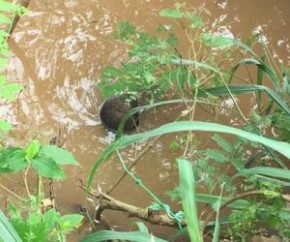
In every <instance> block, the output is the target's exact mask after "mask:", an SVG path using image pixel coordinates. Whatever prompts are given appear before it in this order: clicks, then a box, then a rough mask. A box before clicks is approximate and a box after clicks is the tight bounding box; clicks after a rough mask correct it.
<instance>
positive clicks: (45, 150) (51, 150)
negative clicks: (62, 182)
mask: <svg viewBox="0 0 290 242" xmlns="http://www.w3.org/2000/svg"><path fill="white" fill-rule="evenodd" d="M39 153H40V154H44V155H46V156H48V157H50V158H51V159H53V160H54V161H55V162H56V163H57V164H60V165H78V162H77V161H76V160H75V158H74V156H73V155H72V154H71V153H70V152H68V151H66V150H64V149H61V148H59V147H57V146H54V145H44V146H42V147H41V149H40V152H39Z"/></svg>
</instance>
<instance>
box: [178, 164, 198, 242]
mask: <svg viewBox="0 0 290 242" xmlns="http://www.w3.org/2000/svg"><path fill="white" fill-rule="evenodd" d="M177 162H178V169H179V185H180V192H181V200H182V206H183V210H184V213H185V219H186V222H187V229H188V233H189V237H190V240H191V241H192V242H199V241H202V239H201V235H200V229H199V220H198V214H197V207H196V199H195V179H194V175H193V170H192V165H191V163H190V162H189V161H188V160H183V159H178V160H177Z"/></svg>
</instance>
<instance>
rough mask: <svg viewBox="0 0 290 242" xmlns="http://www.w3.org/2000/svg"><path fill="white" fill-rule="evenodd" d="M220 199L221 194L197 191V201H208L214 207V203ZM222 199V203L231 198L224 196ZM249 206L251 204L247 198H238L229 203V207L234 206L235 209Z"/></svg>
mask: <svg viewBox="0 0 290 242" xmlns="http://www.w3.org/2000/svg"><path fill="white" fill-rule="evenodd" d="M218 199H219V196H216V195H210V194H203V193H196V200H197V202H202V203H208V204H211V206H212V207H214V204H215V203H216V201H217V200H218ZM221 199H222V203H225V202H227V201H228V200H230V199H231V198H227V197H222V198H221ZM248 206H249V202H248V201H246V200H236V201H234V202H232V203H230V204H228V205H227V207H229V208H233V209H244V208H246V207H248Z"/></svg>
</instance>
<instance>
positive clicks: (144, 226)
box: [136, 222, 149, 234]
mask: <svg viewBox="0 0 290 242" xmlns="http://www.w3.org/2000/svg"><path fill="white" fill-rule="evenodd" d="M136 224H137V226H138V229H139V231H140V232H143V233H146V234H149V230H148V228H147V227H146V225H145V224H144V223H142V222H136Z"/></svg>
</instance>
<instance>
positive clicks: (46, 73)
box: [0, 0, 290, 241]
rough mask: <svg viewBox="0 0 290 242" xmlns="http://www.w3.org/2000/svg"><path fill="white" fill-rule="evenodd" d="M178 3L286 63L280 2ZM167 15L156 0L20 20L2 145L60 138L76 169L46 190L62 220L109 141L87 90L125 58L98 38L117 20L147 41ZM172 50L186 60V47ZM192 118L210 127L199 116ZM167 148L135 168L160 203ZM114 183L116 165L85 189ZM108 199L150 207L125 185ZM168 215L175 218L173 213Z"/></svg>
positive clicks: (284, 11) (169, 165) (66, 7)
mask: <svg viewBox="0 0 290 242" xmlns="http://www.w3.org/2000/svg"><path fill="white" fill-rule="evenodd" d="M186 2H187V6H188V7H189V8H190V9H195V8H196V9H199V10H198V11H200V12H201V13H202V16H203V18H204V21H205V22H207V23H209V24H208V26H210V27H207V28H208V29H209V28H210V29H212V30H213V31H219V32H223V33H226V34H228V35H232V36H234V37H236V38H240V39H242V40H245V39H246V38H247V37H248V36H249V35H251V33H253V32H255V31H256V32H257V31H259V32H261V33H263V35H264V38H263V39H261V41H265V42H266V43H268V46H269V48H270V50H271V51H273V53H274V56H275V58H276V59H277V60H278V62H280V63H281V64H284V65H289V64H290V45H289V38H290V32H289V29H290V15H289V9H290V1H289V0H256V1H250V0H243V1H230V0H223V1H222V0H220V1H208V0H205V1H189V0H188V1H186ZM173 6H174V1H164V0H155V1H152V0H146V1H141V0H138V1H129V0H122V1H116V0H106V1H105V0H91V1H84V0H81V1H76V0H55V1H31V3H30V5H29V10H30V13H29V14H27V16H25V17H23V18H21V20H20V21H19V23H18V25H17V28H16V29H15V31H14V33H13V37H12V38H11V39H10V41H9V45H10V48H11V56H10V60H9V65H8V67H7V70H6V76H7V79H8V80H9V81H16V82H19V83H21V84H22V85H23V87H24V88H23V91H22V92H21V93H19V95H18V99H17V101H15V102H13V103H8V102H6V101H2V100H1V101H0V102H1V106H0V118H3V119H6V120H8V121H9V122H10V123H11V124H12V125H13V128H14V129H13V132H12V133H11V134H10V135H9V136H8V137H7V139H6V144H7V145H20V146H23V145H25V144H27V142H29V140H31V139H32V138H34V137H37V138H38V139H40V140H41V141H42V142H43V143H48V142H49V141H50V140H51V139H52V138H53V137H55V136H57V135H58V132H59V130H61V140H62V143H64V147H65V148H66V149H68V150H69V151H71V152H72V153H73V154H74V155H75V157H76V159H77V160H78V161H79V163H80V164H81V167H67V168H66V173H67V175H68V179H67V180H65V181H63V182H55V183H54V189H55V196H56V201H57V205H58V208H59V209H60V210H61V211H62V212H76V207H77V206H78V205H82V204H84V201H85V194H84V192H83V191H82V190H81V189H80V188H79V187H78V183H77V179H83V180H84V181H85V180H86V179H87V176H88V174H89V171H90V169H91V167H92V165H93V164H94V162H95V160H96V159H97V158H98V156H99V155H100V154H101V152H102V151H103V150H104V148H105V147H106V146H107V145H108V133H107V132H106V131H105V129H104V128H103V127H102V126H101V125H100V122H99V116H98V111H99V106H100V104H101V103H102V102H103V98H102V95H101V93H100V91H98V90H97V89H96V83H97V82H98V80H99V77H100V74H101V71H102V69H103V68H104V67H105V66H107V65H118V64H120V63H121V61H122V60H124V59H125V49H124V47H123V46H122V45H121V44H120V43H118V42H112V41H110V40H109V39H108V38H107V35H108V34H110V33H112V31H113V30H114V28H115V25H116V23H117V22H119V21H122V20H130V21H131V22H132V23H133V24H135V25H136V26H137V27H138V29H140V30H144V31H148V32H151V33H153V31H154V30H155V29H156V28H157V27H158V25H159V24H161V23H166V21H168V20H167V19H165V18H160V17H159V16H158V13H159V11H160V10H161V9H163V8H171V7H173ZM180 48H181V49H180V51H184V52H186V51H187V46H181V47H180ZM258 51H259V50H258ZM242 103H243V106H244V107H243V108H245V109H247V108H248V107H249V105H251V104H249V102H248V101H247V100H245V101H243V102H242ZM172 109H174V110H175V111H171V110H170V109H164V110H157V111H155V112H157V113H155V112H150V113H147V114H144V116H143V118H142V123H141V129H148V128H151V127H157V126H159V125H160V124H163V123H166V122H168V121H171V120H174V119H175V118H176V117H177V116H178V115H179V112H180V111H181V110H182V108H178V107H173V108H172ZM160 112H161V115H160ZM160 117H161V118H160ZM196 117H197V119H198V120H215V118H213V117H211V116H210V115H208V114H206V113H204V112H203V110H202V109H201V110H198V112H197V114H196ZM216 118H217V117H216ZM218 118H221V120H224V122H229V120H230V119H232V118H234V117H230V116H227V114H222V115H219V117H218ZM225 120H226V121H225ZM218 122H221V121H220V119H219V120H218ZM170 137H171V138H172V137H174V136H170ZM169 140H170V138H168V137H167V138H166V139H160V140H158V141H157V142H156V143H155V145H154V147H153V148H152V149H150V150H149V151H148V153H147V154H146V155H145V156H144V157H142V159H141V160H140V162H139V163H138V165H137V166H136V167H135V169H134V171H135V172H136V174H137V176H138V177H140V178H141V179H142V180H143V182H144V183H145V184H146V185H147V186H148V187H149V188H150V189H151V190H152V191H153V192H154V193H155V194H156V195H157V196H159V197H160V198H161V199H164V200H165V201H166V202H168V203H170V201H168V197H166V196H165V195H164V190H166V189H170V188H173V187H174V185H176V184H177V172H176V170H175V162H174V161H175V158H176V157H177V156H178V155H180V154H178V152H177V153H174V152H172V150H170V148H169V146H170V144H169ZM141 147H142V146H141ZM137 148H138V147H137ZM128 152H129V156H128V157H127V159H128V162H130V159H133V158H134V156H135V155H136V154H135V150H134V148H131V149H130V150H129V151H128ZM138 152H139V150H137V153H138ZM121 174H122V169H121V167H120V165H119V164H117V163H116V161H114V160H110V161H107V162H106V164H104V166H103V167H102V168H101V172H99V173H98V174H97V177H96V179H95V183H94V184H95V186H97V185H98V186H101V187H102V189H103V190H106V189H108V188H109V187H110V186H111V185H112V184H114V182H115V181H116V180H117V178H118V177H119V176H120V175H121ZM2 180H5V179H4V178H3V179H2ZM10 182H11V181H9V182H7V183H6V184H10ZM4 183H5V181H4ZM9 186H11V185H9ZM20 193H21V192H20ZM1 194H2V195H1V197H5V196H8V195H7V194H4V192H3V193H2V191H1ZM112 195H113V196H114V197H116V198H117V199H119V200H122V201H124V202H128V203H131V204H133V205H136V206H141V207H146V206H148V205H150V203H151V199H150V197H149V196H148V195H147V194H146V193H144V192H143V191H142V190H141V189H140V188H139V187H138V186H136V185H135V184H134V182H133V181H132V180H130V179H129V178H125V179H124V181H123V182H122V183H121V184H120V185H119V186H118V187H117V188H116V189H115V190H114V192H113V193H112ZM173 208H175V209H178V207H176V205H174V204H173ZM106 219H107V221H108V222H109V223H110V225H111V226H112V227H113V228H115V229H118V230H119V229H120V230H122V229H128V228H130V223H129V221H130V222H131V221H133V220H131V219H130V220H127V218H126V217H125V216H124V215H122V214H119V213H106ZM128 224H129V226H128ZM151 229H152V231H153V233H154V234H155V235H157V236H161V237H164V238H166V237H168V235H169V234H170V233H172V231H171V230H168V229H165V228H163V229H160V228H159V227H157V226H152V227H151ZM73 236H74V237H73V238H71V239H70V241H78V240H79V237H78V236H77V235H75V234H74V235H73Z"/></svg>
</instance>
